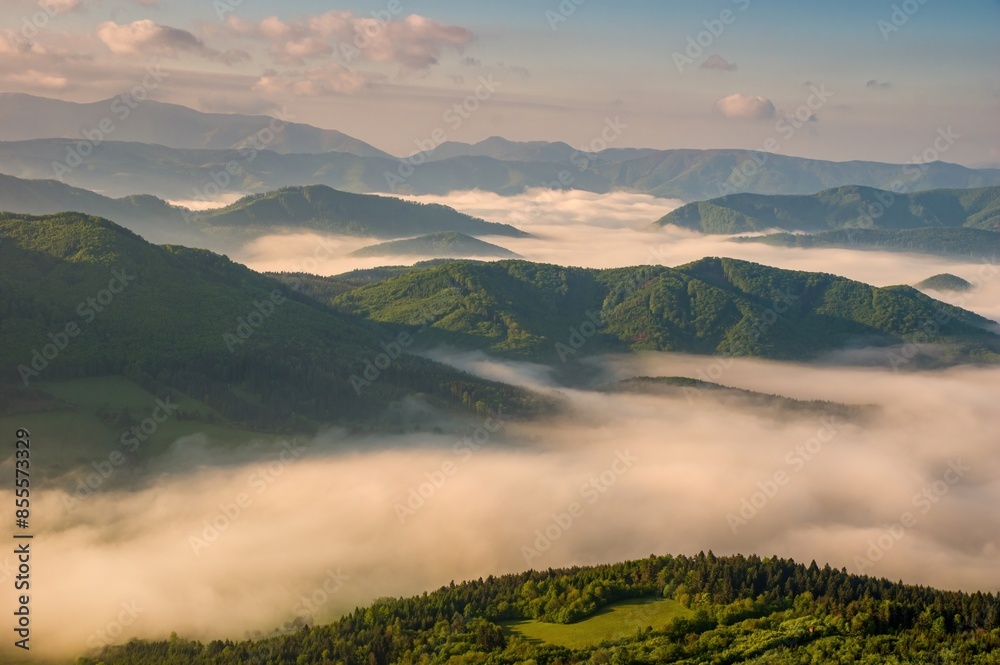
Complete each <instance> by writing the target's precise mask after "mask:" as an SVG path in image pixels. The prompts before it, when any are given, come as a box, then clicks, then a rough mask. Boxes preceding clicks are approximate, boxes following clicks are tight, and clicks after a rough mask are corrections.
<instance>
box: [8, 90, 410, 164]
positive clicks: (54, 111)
mask: <svg viewBox="0 0 1000 665" xmlns="http://www.w3.org/2000/svg"><path fill="white" fill-rule="evenodd" d="M279 115H281V114H279ZM293 120H294V118H285V119H281V118H275V117H273V116H266V115H242V114H238V113H204V112H202V111H196V110H195V109H191V108H188V107H186V106H179V105H177V104H165V103H163V102H158V101H155V100H152V99H141V100H140V99H137V98H135V97H129V96H128V95H122V96H118V97H112V98H110V99H104V100H100V101H96V102H91V103H88V104H78V103H75V102H67V101H63V100H61V99H51V98H48V97H36V96H33V95H26V94H23V93H13V92H6V93H0V141H21V140H26V139H48V138H64V139H76V140H88V141H91V142H94V143H100V142H103V141H105V140H115V141H135V142H140V143H153V144H156V145H162V146H168V147H171V148H204V149H210V150H224V149H227V148H233V147H237V146H241V145H244V144H249V145H255V146H259V147H262V148H263V147H266V148H267V149H268V150H272V151H274V152H279V153H320V152H346V153H350V154H352V155H358V156H360V157H389V156H390V155H389V154H388V153H385V152H382V151H381V150H379V149H378V148H375V147H373V146H370V145H368V144H367V143H365V142H364V141H359V140H358V139H356V138H352V137H350V136H348V135H347V134H344V133H343V132H338V131H336V130H333V129H320V128H318V127H313V126H311V125H305V124H302V123H296V122H292V121H293ZM109 127H110V128H111V129H110V131H107V129H108V128H109Z"/></svg>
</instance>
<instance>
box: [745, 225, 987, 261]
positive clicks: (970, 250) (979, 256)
mask: <svg viewBox="0 0 1000 665" xmlns="http://www.w3.org/2000/svg"><path fill="white" fill-rule="evenodd" d="M732 241H733V242H740V243H747V242H751V243H764V244H767V245H774V246H776V247H801V248H805V249H809V248H822V247H831V248H836V249H859V250H876V251H881V252H909V253H913V254H929V255H934V256H947V257H953V258H960V259H965V260H972V261H988V262H990V263H993V262H996V261H997V259H998V257H1000V233H998V232H996V231H983V230H981V229H970V228H966V227H958V228H941V227H931V228H925V229H841V230H839V231H820V232H819V233H772V234H769V235H763V236H741V237H737V238H732Z"/></svg>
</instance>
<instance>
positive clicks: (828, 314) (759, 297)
mask: <svg viewBox="0 0 1000 665" xmlns="http://www.w3.org/2000/svg"><path fill="white" fill-rule="evenodd" d="M446 292H447V293H454V294H456V296H457V297H456V298H455V299H453V300H451V301H450V304H449V305H448V307H447V309H446V310H444V311H443V312H442V316H441V317H440V319H438V320H437V321H435V322H434V324H433V325H432V326H431V329H430V330H428V331H427V332H426V333H425V334H423V335H421V338H420V343H421V344H428V345H432V344H441V343H444V344H449V345H452V346H457V347H460V348H474V349H480V350H484V351H489V352H491V353H495V354H500V355H506V356H509V357H519V358H529V359H532V360H536V361H541V362H556V363H560V361H563V362H565V361H568V360H569V359H571V358H579V357H581V354H582V355H591V354H596V353H600V352H608V351H615V352H621V351H629V350H654V351H676V352H683V353H701V354H732V355H739V356H757V357H765V358H776V359H789V360H808V359H811V358H816V357H818V356H820V355H822V354H824V353H829V352H832V351H837V350H840V349H843V348H847V347H852V346H853V347H860V346H883V347H884V346H891V345H894V344H903V343H905V342H907V341H914V342H921V343H923V342H927V343H939V344H940V345H942V348H947V349H949V350H950V351H949V353H945V354H944V355H943V356H941V357H939V360H943V361H944V362H959V361H962V360H963V359H964V360H969V359H979V360H990V359H995V357H996V356H995V355H994V353H995V352H996V351H997V350H1000V346H998V342H1000V337H998V336H997V335H995V334H993V333H991V332H987V331H986V330H985V329H984V327H986V326H988V325H989V324H990V323H991V322H989V321H987V320H986V319H984V318H982V317H980V316H977V315H976V314H973V313H971V312H967V311H964V310H960V309H957V308H953V307H951V306H949V305H946V304H944V303H941V302H939V301H936V300H933V299H931V298H929V297H928V296H926V295H924V294H922V293H920V292H919V291H917V290H916V289H914V288H912V287H909V286H897V287H886V288H877V287H873V286H869V285H867V284H863V283H861V282H856V281H853V280H849V279H845V278H843V277H837V276H835V275H830V274H825V273H809V272H800V271H793V270H781V269H778V268H771V267H768V266H763V265H759V264H756V263H749V262H746V261H739V260H735V259H724V258H723V259H720V258H708V259H702V260H700V261H696V262H694V263H691V264H688V265H685V266H680V267H678V268H667V267H664V266H639V267H635V268H616V269H609V270H592V269H583V268H567V267H563V266H556V265H548V264H538V263H528V262H525V261H498V262H494V263H479V262H469V261H453V262H449V263H445V264H442V265H438V266H434V267H428V268H425V269H421V270H411V271H408V272H406V273H404V274H400V275H397V276H395V277H390V278H388V279H385V280H383V281H379V282H376V283H374V284H370V285H367V286H362V287H360V288H357V289H354V290H352V291H350V292H348V293H345V294H342V295H340V296H339V297H337V298H336V299H335V300H334V303H335V304H336V305H337V306H339V307H341V308H342V309H343V310H344V311H345V312H350V313H354V314H358V315H361V316H366V317H369V318H371V319H373V320H375V321H381V322H387V323H396V324H399V323H403V322H405V321H406V320H408V319H409V318H411V317H412V316H413V315H414V312H415V311H417V310H418V309H419V308H420V307H422V306H425V304H426V303H427V302H430V301H432V300H435V299H439V298H440V294H442V293H446ZM939 319H940V324H939V323H938V320H939ZM932 324H933V325H932ZM886 357H887V358H888V357H889V355H888V354H886Z"/></svg>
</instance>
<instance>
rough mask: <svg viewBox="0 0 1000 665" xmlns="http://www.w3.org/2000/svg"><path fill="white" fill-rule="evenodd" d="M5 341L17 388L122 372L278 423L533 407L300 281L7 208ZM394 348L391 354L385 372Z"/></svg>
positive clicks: (2, 224) (10, 377) (0, 363)
mask: <svg viewBox="0 0 1000 665" xmlns="http://www.w3.org/2000/svg"><path fill="white" fill-rule="evenodd" d="M447 297H448V294H442V295H441V298H442V301H443V300H444V299H446V298H447ZM435 306H437V307H439V308H440V307H442V304H441V303H437V304H436V305H435V303H434V302H431V303H428V305H427V307H426V308H425V309H423V310H421V311H420V313H419V317H422V318H415V319H413V321H414V322H419V321H424V320H426V321H430V320H432V319H433V317H434V316H436V315H437V314H436V311H437V310H435V309H434V307H435ZM0 338H2V339H3V340H4V343H3V345H2V347H0V373H2V374H0V376H2V377H3V379H4V380H5V382H6V383H7V385H8V386H19V385H23V384H24V383H25V382H27V384H28V385H29V386H30V385H31V384H32V383H33V382H34V383H37V382H38V381H42V380H45V381H48V380H54V379H59V378H64V379H66V378H78V377H86V376H102V375H123V376H127V377H128V378H130V379H132V380H134V381H136V382H137V383H139V384H140V385H146V384H150V383H151V382H158V383H162V384H164V385H167V386H171V387H173V388H176V389H177V390H180V391H182V392H184V393H187V394H190V395H192V396H193V397H195V398H197V399H199V400H202V401H203V402H204V403H205V404H207V405H208V406H209V407H211V408H214V409H217V410H218V411H219V412H220V413H223V414H224V415H226V416H227V417H228V418H230V419H232V420H233V421H235V422H239V423H244V424H247V425H251V426H254V427H259V428H263V429H270V430H274V429H278V430H281V429H287V428H292V429H295V428H297V429H303V428H308V426H309V423H310V422H325V423H334V422H357V421H358V420H359V419H364V418H365V417H368V416H373V415H376V414H378V413H380V412H381V411H383V410H384V409H385V407H386V405H387V404H388V403H390V402H392V401H394V400H398V399H401V398H403V397H406V396H414V395H421V394H422V395H425V396H426V398H427V399H428V400H429V401H430V402H431V403H433V404H437V405H440V406H443V407H446V408H458V409H468V410H471V411H476V410H478V411H480V412H483V411H484V410H485V409H486V408H487V406H492V407H503V408H506V409H508V410H510V411H521V412H528V411H531V410H532V409H533V408H534V407H533V402H534V398H532V397H531V396H529V395H528V394H526V393H524V391H520V390H517V389H513V388H509V387H506V386H502V385H500V384H492V383H489V382H485V381H480V380H478V379H475V378H473V377H470V376H468V375H464V374H462V373H460V372H457V371H455V370H453V369H450V368H448V367H445V366H443V365H439V364H437V363H433V362H430V361H427V360H425V359H422V358H419V357H415V356H412V355H409V354H406V353H401V352H402V351H405V349H402V348H399V345H398V344H396V345H395V346H393V344H394V343H395V342H396V341H397V340H398V339H399V338H398V337H397V333H396V332H395V331H389V330H384V329H382V327H380V326H379V325H377V324H373V323H370V322H365V321H362V320H360V319H358V318H357V317H354V316H350V315H345V314H342V313H339V312H336V311H333V310H331V309H329V308H328V307H326V306H324V305H323V304H321V303H319V302H318V301H316V300H313V299H312V298H310V297H308V296H306V295H303V294H301V293H299V292H298V284H297V282H296V281H295V280H294V279H290V280H288V282H287V283H286V282H283V281H278V280H276V279H272V278H270V277H266V276H264V275H260V274H258V273H255V272H253V271H251V270H249V269H248V268H246V267H244V266H242V265H239V264H236V263H233V262H232V261H230V260H229V259H228V258H226V257H224V256H219V255H217V254H213V253H211V252H208V251H205V250H197V249H187V248H184V247H178V246H156V245H152V244H149V243H147V242H145V241H144V240H142V238H140V237H139V236H137V235H135V234H134V233H132V232H130V231H128V230H126V229H124V228H121V227H120V226H117V225H115V224H113V223H111V222H109V221H107V220H102V219H99V218H94V217H86V216H83V215H78V214H62V215H56V216H49V217H24V216H15V215H7V214H5V215H0ZM387 347H388V348H389V349H391V350H392V351H393V353H392V355H393V356H394V357H393V358H392V361H391V362H386V363H385V364H384V366H382V367H379V368H375V367H374V363H375V362H376V359H378V358H379V356H380V354H383V355H384V354H385V353H387V351H386V348H387ZM378 363H379V365H383V362H382V361H381V360H378ZM353 377H361V378H366V381H365V382H364V383H360V382H359V381H358V380H356V379H355V378H353Z"/></svg>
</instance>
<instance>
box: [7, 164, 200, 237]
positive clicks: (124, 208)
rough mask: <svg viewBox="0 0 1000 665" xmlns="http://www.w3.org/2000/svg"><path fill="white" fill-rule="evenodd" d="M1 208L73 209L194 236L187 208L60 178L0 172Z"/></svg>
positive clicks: (141, 228) (157, 232) (143, 230)
mask: <svg viewBox="0 0 1000 665" xmlns="http://www.w3.org/2000/svg"><path fill="white" fill-rule="evenodd" d="M0 210H4V211H6V212H13V213H20V214H26V215H51V214H54V213H58V212H68V211H74V212H80V213H83V214H85V215H94V216H96V217H103V218H105V219H110V220H113V221H115V222H117V223H118V224H121V225H122V226H126V227H128V228H130V229H131V230H133V231H135V232H136V233H140V234H143V235H149V236H151V237H157V236H159V237H166V236H168V235H172V236H173V237H174V238H177V237H179V236H183V235H184V234H188V235H189V236H193V235H194V232H193V230H192V229H190V228H187V227H186V224H185V218H184V213H185V211H184V209H182V208H178V207H175V206H172V205H170V204H169V203H167V202H166V201H164V200H162V199H158V198H156V197H155V196H145V195H139V196H127V197H124V198H120V199H112V198H109V197H107V196H102V195H100V194H97V193H95V192H91V191H90V190H86V189H80V188H78V187H70V186H69V185H67V184H64V183H62V182H59V181H58V180H22V179H21V178H14V177H12V176H8V175H3V174H0Z"/></svg>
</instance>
